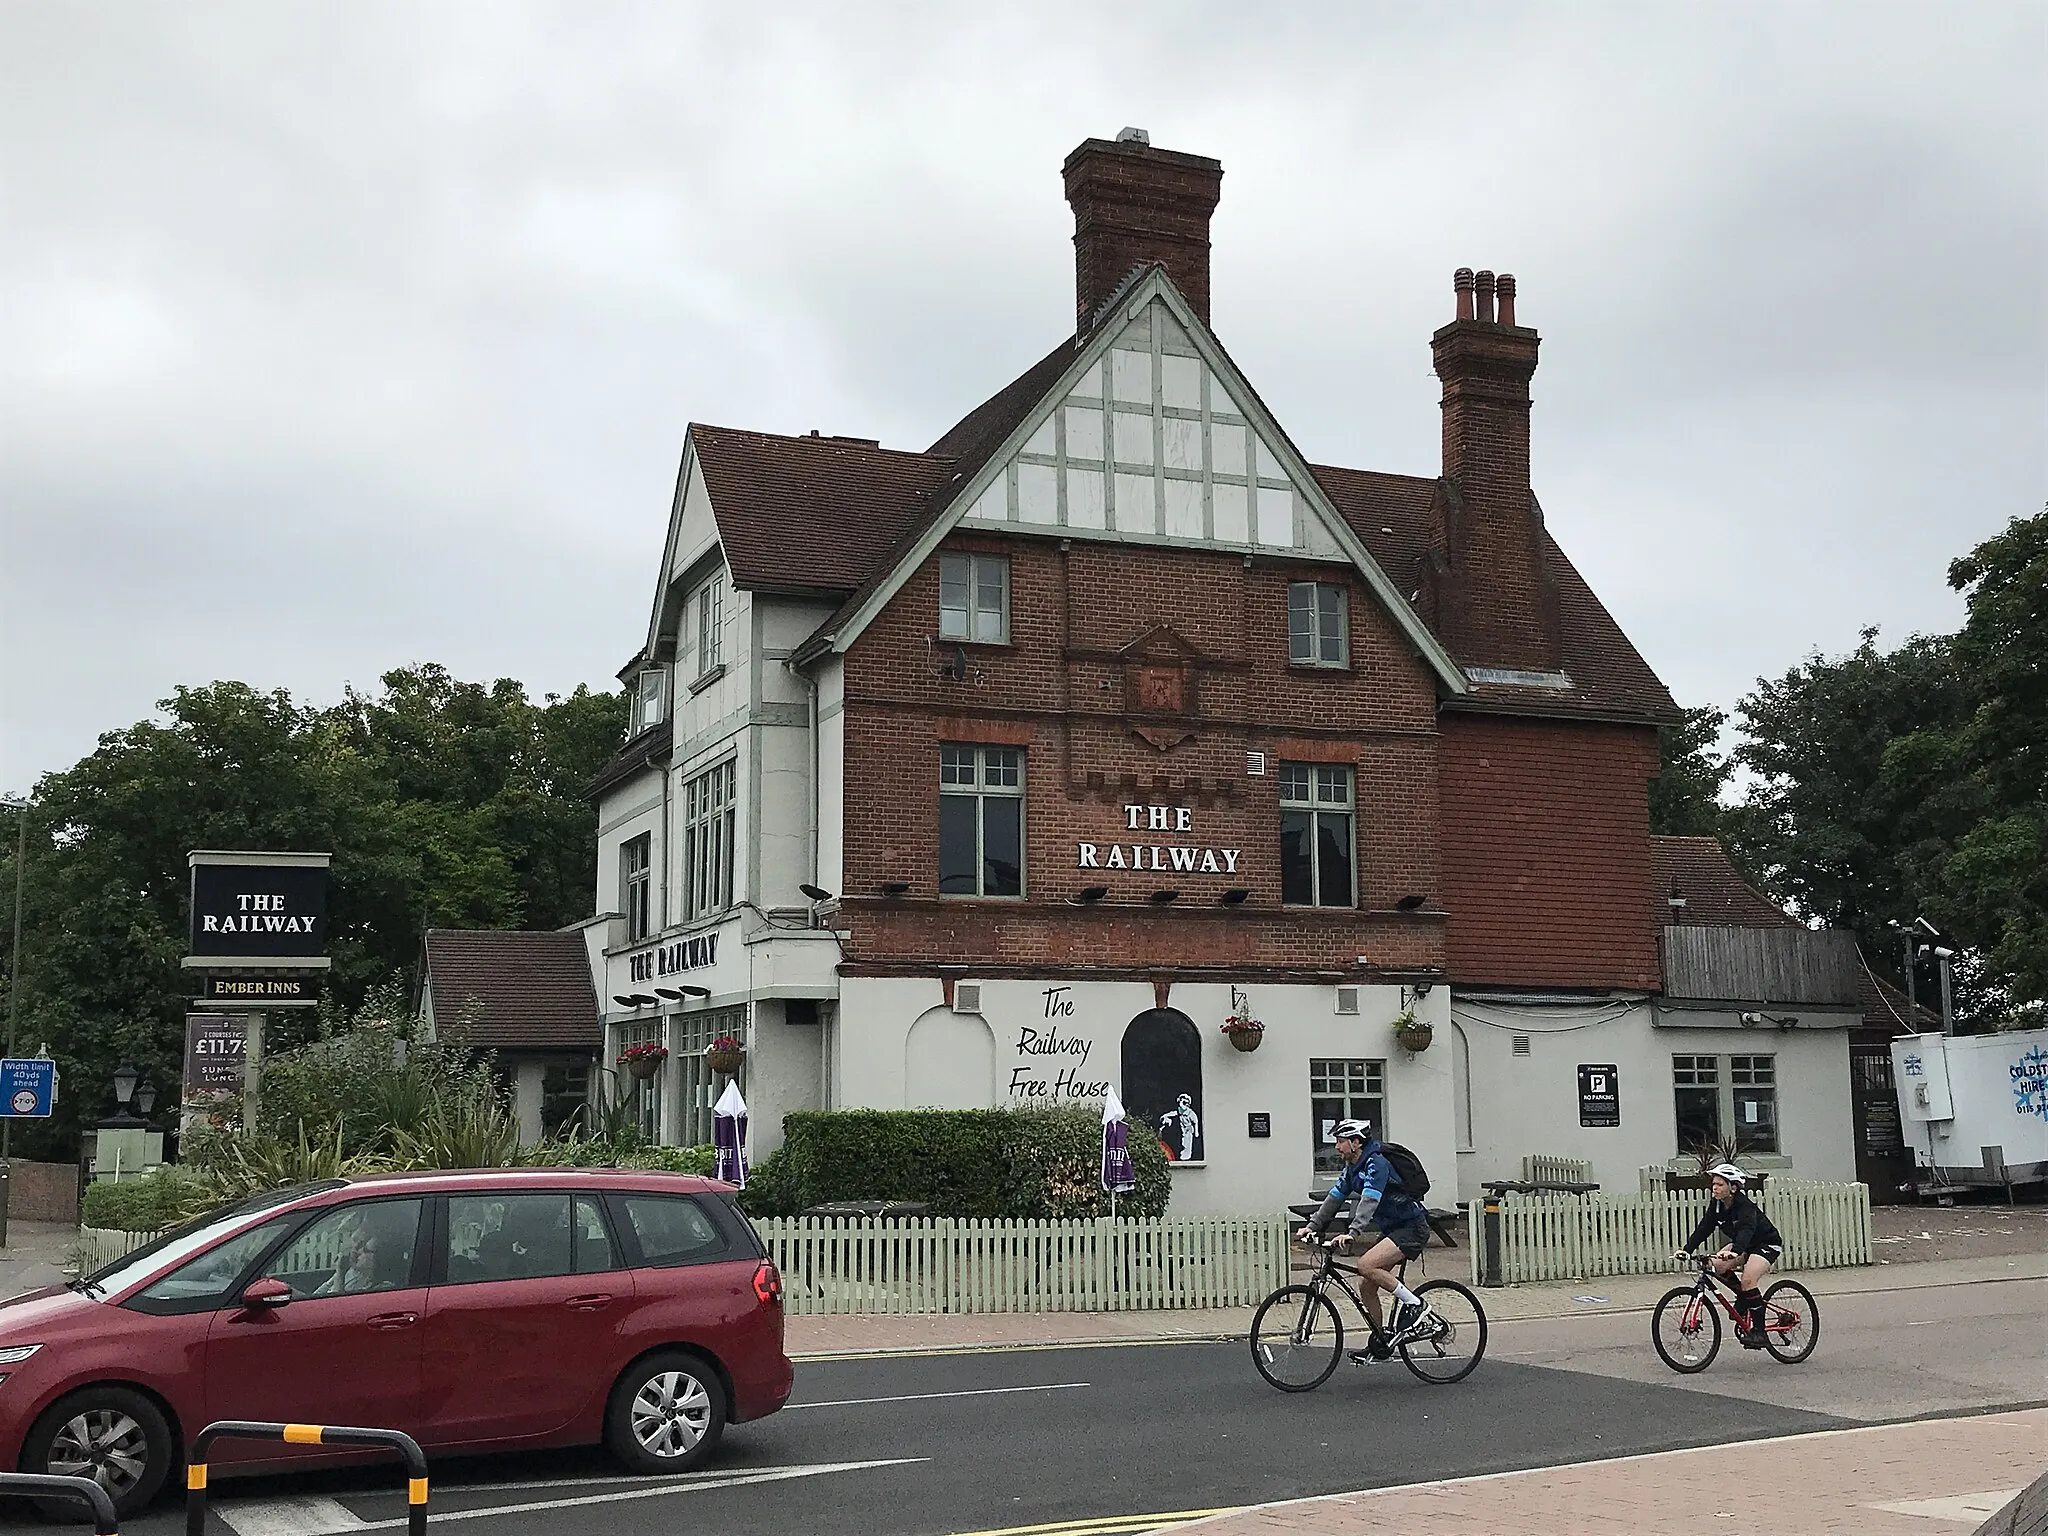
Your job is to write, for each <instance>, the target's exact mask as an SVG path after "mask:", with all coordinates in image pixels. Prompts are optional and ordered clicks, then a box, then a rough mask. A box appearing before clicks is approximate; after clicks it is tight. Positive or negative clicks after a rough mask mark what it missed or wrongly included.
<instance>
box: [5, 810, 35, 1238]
mask: <svg viewBox="0 0 2048 1536" xmlns="http://www.w3.org/2000/svg"><path fill="white" fill-rule="evenodd" d="M0 805H5V806H7V808H8V809H9V810H11V811H13V812H14V958H13V960H12V961H11V962H9V964H8V968H7V1054H8V1055H9V1056H12V1055H13V1054H14V1031H15V1026H16V1024H17V1022H18V1021H19V1020H20V1018H21V906H22V891H23V888H24V881H25V878H26V875H27V872H28V801H27V800H26V799H25V798H23V797H22V796H20V795H4V796H0ZM13 1153H14V1121H13V1119H12V1117H10V1118H8V1119H5V1120H0V1249H4V1248H6V1246H7V1208H8V1203H9V1202H8V1190H9V1183H10V1180H9V1177H8V1174H9V1159H10V1158H11V1157H12V1156H13Z"/></svg>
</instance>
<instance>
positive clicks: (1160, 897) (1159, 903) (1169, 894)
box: [1145, 891, 1180, 907]
mask: <svg viewBox="0 0 2048 1536" xmlns="http://www.w3.org/2000/svg"><path fill="white" fill-rule="evenodd" d="M1145 899H1146V900H1147V901H1149V902H1151V903H1152V905H1153V906H1155V907H1163V906H1165V905H1166V904H1167V903H1168V902H1170V901H1178V900H1180V892H1179V891H1154V892H1153V893H1152V894H1151V895H1150V896H1147V897H1146V898H1145Z"/></svg>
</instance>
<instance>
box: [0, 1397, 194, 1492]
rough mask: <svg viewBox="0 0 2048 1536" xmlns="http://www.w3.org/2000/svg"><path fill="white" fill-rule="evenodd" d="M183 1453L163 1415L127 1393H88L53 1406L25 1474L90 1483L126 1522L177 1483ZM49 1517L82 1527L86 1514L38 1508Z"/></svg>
mask: <svg viewBox="0 0 2048 1536" xmlns="http://www.w3.org/2000/svg"><path fill="white" fill-rule="evenodd" d="M176 1456H177V1451H176V1449H175V1447H174V1446H173V1444H172V1441H171V1426H170V1425H169V1424H168V1423H167V1422H166V1421H165V1419H164V1415H163V1410H162V1409H160V1408H158V1407H157V1405H156V1404H155V1403H153V1402H151V1401H150V1400H149V1399H148V1398H146V1397H144V1396H143V1395H142V1394H141V1393H140V1392H133V1391H130V1390H129V1389H128V1388H126V1387H87V1388H86V1389H85V1390H84V1391H82V1392H74V1393H72V1394H71V1395H70V1396H69V1397H66V1398H62V1399H60V1400H59V1401H58V1402H56V1403H54V1404H53V1405H51V1407H50V1409H49V1410H48V1411H47V1412H46V1413H44V1415H43V1416H42V1417H41V1418H40V1419H37V1420H36V1422H35V1427H34V1428H33V1429H31V1430H30V1431H29V1432H28V1439H27V1440H26V1441H24V1442H23V1444H22V1448H21V1467H22V1470H23V1471H24V1472H42V1473H47V1474H49V1475H50V1476H53V1477H89V1478H91V1479H92V1480H93V1481H94V1482H96V1483H98V1484H99V1485H100V1486H101V1487H102V1488H104V1489H106V1490H107V1496H108V1497H109V1498H111V1499H112V1500H113V1501H114V1509H115V1511H116V1513H118V1514H119V1515H120V1516H121V1517H122V1518H123V1519H125V1518H127V1517H128V1516H130V1515H132V1514H135V1513H136V1512H137V1511H139V1510H141V1509H142V1508H144V1507H145V1506H146V1505H147V1504H148V1503H149V1501H150V1500H151V1499H153V1498H155V1497H156V1496H157V1491H158V1490H159V1489H161V1488H162V1487H163V1485H164V1479H165V1478H166V1477H168V1476H170V1472H171V1463H172V1462H173V1461H174V1460H175V1459H176ZM38 1505H39V1507H41V1508H42V1509H43V1511H44V1512H45V1513H46V1514H54V1515H58V1516H60V1517H61V1518H63V1519H66V1520H77V1519H78V1518H80V1516H81V1515H83V1514H84V1510H83V1509H81V1508H80V1507H79V1506H78V1505H76V1504H69V1503H64V1502H61V1501H55V1500H51V1501H42V1500H39V1501H38Z"/></svg>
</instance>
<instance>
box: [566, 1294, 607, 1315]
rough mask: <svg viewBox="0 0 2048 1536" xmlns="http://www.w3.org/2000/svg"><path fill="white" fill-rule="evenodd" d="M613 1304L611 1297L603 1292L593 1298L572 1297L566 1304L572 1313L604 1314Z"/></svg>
mask: <svg viewBox="0 0 2048 1536" xmlns="http://www.w3.org/2000/svg"><path fill="white" fill-rule="evenodd" d="M611 1304H612V1299H611V1297H610V1296H609V1295H608V1294H606V1293H605V1292H602V1291H600V1292H598V1293H597V1294H595V1295H592V1296H571V1297H570V1298H569V1300H568V1301H567V1302H566V1303H565V1305H566V1306H567V1307H568V1308H569V1310H570V1311H571V1312H602V1311H603V1310H604V1309H605V1308H606V1307H608V1306H610V1305H611Z"/></svg>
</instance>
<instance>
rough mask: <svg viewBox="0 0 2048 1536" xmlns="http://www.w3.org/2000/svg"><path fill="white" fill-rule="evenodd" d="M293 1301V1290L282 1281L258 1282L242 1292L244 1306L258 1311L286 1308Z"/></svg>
mask: <svg viewBox="0 0 2048 1536" xmlns="http://www.w3.org/2000/svg"><path fill="white" fill-rule="evenodd" d="M291 1299H292V1288H291V1287H290V1286H288V1285H286V1284H285V1283H284V1282H283V1281H282V1280H257V1281H255V1282H253V1283H252V1284H251V1285H250V1287H249V1288H248V1289H247V1290H246V1291H244V1292H242V1305H243V1306H245V1307H251V1308H257V1309H261V1308H266V1307H282V1306H286V1305H288V1304H289V1303H290V1301H291Z"/></svg>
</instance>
